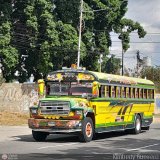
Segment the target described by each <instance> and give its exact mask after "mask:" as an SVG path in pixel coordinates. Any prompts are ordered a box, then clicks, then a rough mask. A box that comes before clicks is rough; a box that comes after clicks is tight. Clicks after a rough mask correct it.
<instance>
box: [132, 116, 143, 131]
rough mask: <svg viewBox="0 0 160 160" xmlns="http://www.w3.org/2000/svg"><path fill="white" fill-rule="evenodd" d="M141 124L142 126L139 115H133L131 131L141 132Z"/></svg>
mask: <svg viewBox="0 0 160 160" xmlns="http://www.w3.org/2000/svg"><path fill="white" fill-rule="evenodd" d="M141 126H142V122H141V117H140V115H138V114H137V115H136V117H135V128H134V129H133V130H132V133H133V134H139V133H140V132H141Z"/></svg>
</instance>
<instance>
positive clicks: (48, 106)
mask: <svg viewBox="0 0 160 160" xmlns="http://www.w3.org/2000/svg"><path fill="white" fill-rule="evenodd" d="M40 110H41V114H54V115H68V114H69V112H70V103H69V102H63V101H44V102H43V101H42V102H40Z"/></svg>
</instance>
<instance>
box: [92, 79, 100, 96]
mask: <svg viewBox="0 0 160 160" xmlns="http://www.w3.org/2000/svg"><path fill="white" fill-rule="evenodd" d="M99 87H100V84H99V82H97V81H94V82H93V84H92V96H93V97H99Z"/></svg>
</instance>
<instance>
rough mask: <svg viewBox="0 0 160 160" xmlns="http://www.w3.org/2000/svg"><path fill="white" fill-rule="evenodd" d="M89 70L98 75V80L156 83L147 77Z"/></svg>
mask: <svg viewBox="0 0 160 160" xmlns="http://www.w3.org/2000/svg"><path fill="white" fill-rule="evenodd" d="M89 72H90V73H92V74H93V75H95V77H97V79H98V80H108V81H114V82H124V81H128V82H132V83H135V84H145V85H154V83H153V82H152V81H150V80H147V79H142V78H134V77H127V76H120V75H113V74H107V73H100V72H93V71H89Z"/></svg>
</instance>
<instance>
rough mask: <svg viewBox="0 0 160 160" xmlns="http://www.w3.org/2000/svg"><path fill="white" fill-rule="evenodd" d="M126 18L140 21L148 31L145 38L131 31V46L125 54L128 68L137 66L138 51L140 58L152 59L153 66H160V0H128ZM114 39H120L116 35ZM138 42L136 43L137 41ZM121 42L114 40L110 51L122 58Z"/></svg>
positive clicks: (125, 63) (125, 62)
mask: <svg viewBox="0 0 160 160" xmlns="http://www.w3.org/2000/svg"><path fill="white" fill-rule="evenodd" d="M125 17H126V18H129V19H132V20H134V21H137V22H139V23H140V24H141V25H142V26H143V28H144V29H145V31H146V32H147V34H146V36H145V38H141V39H140V38H138V36H137V33H135V32H134V33H131V36H130V38H131V43H130V48H129V49H128V51H127V52H126V53H125V54H124V65H125V66H126V67H127V68H134V67H135V66H136V52H137V50H139V51H140V58H143V57H148V58H150V59H151V65H152V66H160V0H128V11H127V13H126V15H125ZM112 40H113V41H118V39H117V37H116V36H115V35H113V36H112ZM135 42H136V43H135ZM121 50H122V49H121V43H119V42H113V44H112V47H111V48H110V53H111V54H115V55H116V57H118V58H120V57H121V55H122V51H121Z"/></svg>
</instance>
